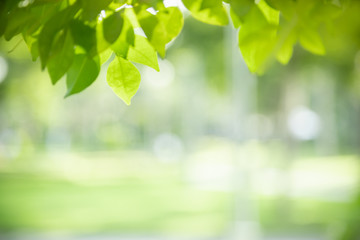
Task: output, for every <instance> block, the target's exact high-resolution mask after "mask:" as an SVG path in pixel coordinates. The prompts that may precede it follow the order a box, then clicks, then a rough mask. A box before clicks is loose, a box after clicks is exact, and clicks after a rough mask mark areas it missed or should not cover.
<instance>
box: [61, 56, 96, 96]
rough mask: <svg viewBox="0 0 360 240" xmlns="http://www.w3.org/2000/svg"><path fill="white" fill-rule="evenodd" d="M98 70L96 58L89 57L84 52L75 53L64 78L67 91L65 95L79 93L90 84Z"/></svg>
mask: <svg viewBox="0 0 360 240" xmlns="http://www.w3.org/2000/svg"><path fill="white" fill-rule="evenodd" d="M99 72H100V65H99V61H98V60H97V59H93V58H89V57H88V56H87V55H85V54H81V55H75V57H74V62H73V64H72V65H71V67H70V69H69V71H68V73H67V78H66V86H67V90H68V91H67V93H66V95H65V97H68V96H70V95H72V94H75V93H79V92H81V91H82V90H84V89H85V88H87V87H88V86H90V85H91V84H92V83H93V82H94V81H95V79H96V78H97V76H98V75H99Z"/></svg>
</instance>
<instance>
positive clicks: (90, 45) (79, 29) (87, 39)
mask: <svg viewBox="0 0 360 240" xmlns="http://www.w3.org/2000/svg"><path fill="white" fill-rule="evenodd" d="M70 30H71V34H72V37H73V39H74V43H75V44H76V45H78V46H81V47H82V48H84V50H85V51H86V52H87V53H88V54H89V56H95V55H96V53H97V43H96V41H97V39H96V30H95V28H93V27H91V26H89V25H87V24H85V23H84V22H82V21H80V20H77V19H74V20H72V21H71V23H70Z"/></svg>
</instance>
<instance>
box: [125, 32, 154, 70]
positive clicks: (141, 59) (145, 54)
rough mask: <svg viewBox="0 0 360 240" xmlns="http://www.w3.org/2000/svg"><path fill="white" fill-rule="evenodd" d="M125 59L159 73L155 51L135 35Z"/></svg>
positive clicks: (140, 37)
mask: <svg viewBox="0 0 360 240" xmlns="http://www.w3.org/2000/svg"><path fill="white" fill-rule="evenodd" d="M127 59H128V60H130V61H133V62H137V63H141V64H144V65H147V66H149V67H151V68H153V69H155V70H156V71H160V69H159V64H158V58H157V54H156V51H155V49H154V48H153V46H152V45H151V44H150V43H149V41H148V40H147V39H146V38H145V37H143V36H140V35H135V44H134V46H133V47H132V46H130V48H129V52H128V54H127Z"/></svg>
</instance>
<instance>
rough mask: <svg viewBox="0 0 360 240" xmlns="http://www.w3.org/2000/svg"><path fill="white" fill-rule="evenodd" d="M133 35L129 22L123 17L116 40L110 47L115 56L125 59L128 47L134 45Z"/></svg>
mask: <svg viewBox="0 0 360 240" xmlns="http://www.w3.org/2000/svg"><path fill="white" fill-rule="evenodd" d="M134 39H135V34H134V29H133V27H132V25H131V23H130V21H129V20H128V19H127V18H126V17H125V18H124V25H123V28H122V31H121V34H120V36H119V37H118V39H117V40H116V41H115V42H114V43H113V44H112V45H111V49H112V50H113V51H114V52H115V54H116V55H117V56H120V57H123V58H127V54H128V51H129V47H130V46H133V45H134V43H135V42H134V41H135V40H134Z"/></svg>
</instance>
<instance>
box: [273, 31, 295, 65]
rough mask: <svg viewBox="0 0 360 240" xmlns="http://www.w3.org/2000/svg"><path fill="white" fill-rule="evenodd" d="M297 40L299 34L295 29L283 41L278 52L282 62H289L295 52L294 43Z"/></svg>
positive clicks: (277, 55)
mask: <svg viewBox="0 0 360 240" xmlns="http://www.w3.org/2000/svg"><path fill="white" fill-rule="evenodd" d="M281 40H282V39H280V40H278V41H281ZM296 41H297V36H296V33H295V32H294V31H292V32H290V34H288V36H286V38H285V40H284V41H283V42H282V45H281V47H280V49H279V51H278V52H277V54H276V59H277V60H278V61H279V62H280V63H282V64H287V63H288V62H289V61H290V59H291V56H292V54H293V48H294V44H295V43H296ZM280 43H281V42H280Z"/></svg>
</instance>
